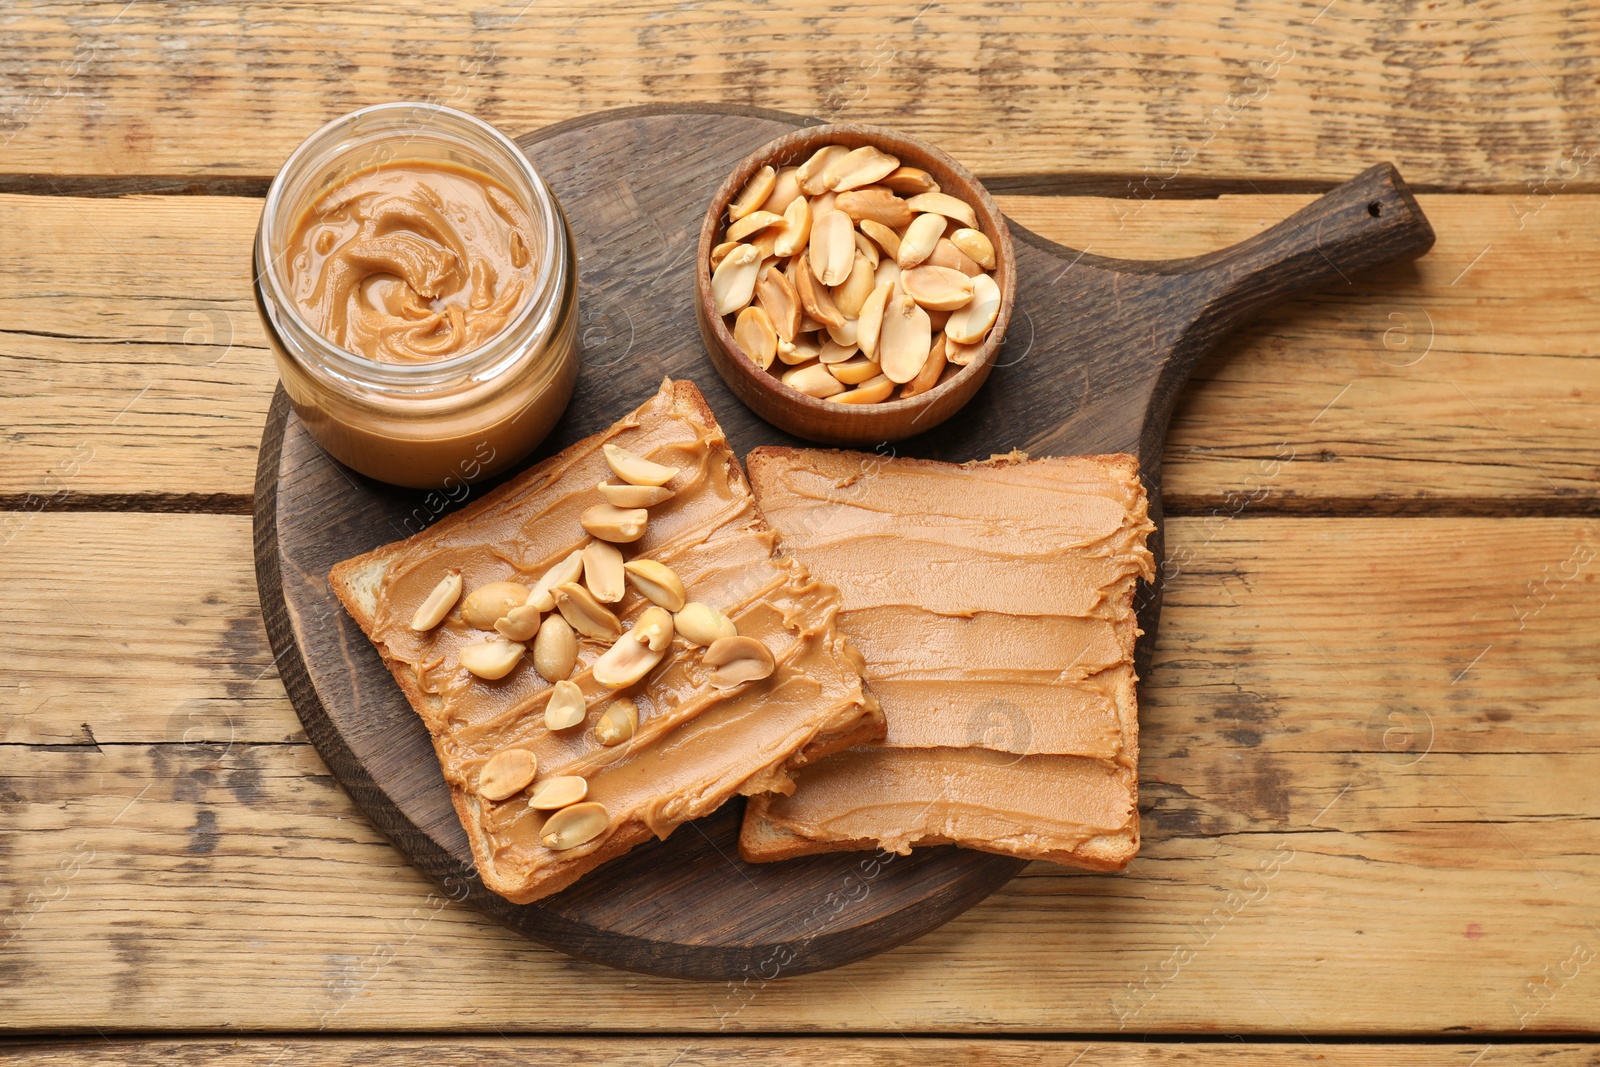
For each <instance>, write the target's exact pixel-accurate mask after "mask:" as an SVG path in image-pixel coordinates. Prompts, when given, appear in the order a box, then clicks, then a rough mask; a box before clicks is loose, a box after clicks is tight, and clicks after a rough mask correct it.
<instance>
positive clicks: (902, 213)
mask: <svg viewBox="0 0 1600 1067" xmlns="http://www.w3.org/2000/svg"><path fill="white" fill-rule="evenodd" d="M722 236H723V240H722V241H721V242H720V243H718V244H717V245H716V246H715V247H714V248H713V249H712V251H711V293H712V298H713V300H714V301H715V302H716V309H717V313H718V314H720V315H722V316H724V318H725V321H726V322H727V323H728V326H729V328H730V329H731V330H732V332H733V338H734V342H735V343H736V344H737V345H738V346H739V349H740V351H742V352H743V353H744V354H745V355H746V356H748V357H749V358H750V359H751V360H752V361H753V362H755V364H756V365H757V366H759V367H760V368H761V369H762V370H764V371H767V372H768V373H771V374H773V375H774V376H776V377H778V378H779V379H780V380H781V381H782V382H783V384H785V385H787V386H789V387H790V388H792V389H795V390H798V391H799V392H802V393H805V394H806V395H808V396H813V397H818V398H823V399H827V400H830V401H832V402H834V403H839V404H876V403H879V402H881V401H884V400H888V399H891V398H892V397H895V396H896V395H898V397H900V398H906V397H913V396H916V395H918V394H919V393H925V392H927V391H928V390H929V389H932V388H933V387H934V386H936V385H938V384H939V382H940V381H941V380H943V379H944V378H946V377H948V376H950V375H952V374H954V373H955V368H958V367H963V366H965V365H967V364H968V363H970V362H971V361H972V359H973V357H974V356H975V355H976V354H977V352H978V349H979V347H980V346H981V345H982V344H983V342H984V340H985V338H987V337H988V334H989V331H990V329H991V328H993V326H994V323H995V319H996V317H997V316H998V314H999V311H1000V287H999V286H998V285H997V284H996V283H995V280H994V277H993V275H992V273H991V272H992V271H993V270H994V269H995V263H996V261H995V248H994V243H993V241H992V240H991V239H990V237H988V236H987V235H985V234H984V233H983V231H982V230H981V229H980V227H979V224H978V217H977V213H976V212H975V211H974V210H973V208H972V206H971V205H970V204H967V203H966V202H964V201H962V200H960V199H958V198H956V197H953V196H950V195H949V194H947V193H945V192H943V191H941V190H940V188H939V185H938V183H937V182H935V181H934V180H933V178H932V176H931V175H929V174H928V173H927V172H926V171H923V170H919V169H917V168H915V167H903V166H901V165H900V161H899V160H898V159H896V158H895V157H894V156H892V155H889V154H888V153H887V152H883V151H880V150H879V149H877V148H873V147H871V146H866V147H862V148H856V149H850V148H847V147H845V146H843V145H827V146H825V147H823V148H820V149H818V150H817V151H816V152H815V153H814V154H813V155H812V156H811V158H810V159H808V160H806V161H805V162H804V163H802V164H800V165H799V166H784V167H779V168H776V169H775V168H773V167H770V166H767V167H762V168H761V169H760V170H758V171H757V172H756V173H755V175H754V176H753V177H751V179H750V180H749V182H747V183H746V184H745V187H744V188H743V189H742V190H741V191H740V192H739V195H737V196H736V197H734V198H733V200H732V202H731V203H729V205H728V221H727V225H726V227H725V228H724V230H723V235H722Z"/></svg>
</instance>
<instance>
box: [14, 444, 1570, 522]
mask: <svg viewBox="0 0 1600 1067" xmlns="http://www.w3.org/2000/svg"><path fill="white" fill-rule="evenodd" d="M817 447H821V446H820V445H819V446H817ZM418 491H419V492H420V490H418ZM1230 496H1231V494H1228V493H1204V494H1190V493H1170V492H1169V493H1166V494H1165V495H1164V497H1163V503H1164V506H1165V508H1166V515H1167V517H1168V518H1172V519H1178V518H1221V517H1226V518H1228V519H1229V520H1230V521H1231V520H1232V519H1251V518H1267V517H1278V518H1288V517H1294V518H1313V519H1396V518H1433V519H1586V518H1593V517H1595V516H1600V496H1582V495H1578V494H1571V495H1563V496H1558V497H1539V496H1527V497H1462V498H1442V499H1421V498H1417V497H1391V496H1373V497H1299V496H1294V495H1291V494H1279V495H1277V496H1268V497H1265V498H1263V499H1262V500H1260V501H1256V502H1254V503H1252V504H1250V506H1249V508H1248V511H1245V510H1242V509H1240V508H1238V506H1237V501H1236V499H1230ZM253 509H254V500H253V498H252V497H251V496H250V495H248V494H245V493H78V492H72V491H70V490H68V491H63V492H59V493H56V494H54V495H50V496H44V495H41V494H38V493H0V513H3V512H54V513H80V514H81V513H94V512H121V513H126V514H136V515H249V514H251V513H252V511H253ZM1235 512H1237V514H1235Z"/></svg>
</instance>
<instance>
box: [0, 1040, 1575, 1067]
mask: <svg viewBox="0 0 1600 1067" xmlns="http://www.w3.org/2000/svg"><path fill="white" fill-rule="evenodd" d="M1487 1053H1492V1055H1490V1054H1486V1050H1485V1047H1484V1045H1483V1044H1482V1043H1481V1042H1480V1043H1477V1044H1459V1045H1441V1046H1431V1047H1430V1046H1417V1045H1397V1044H1376V1045H1356V1046H1351V1045H1329V1044H1318V1043H1316V1042H1314V1041H1310V1040H1306V1041H1300V1040H1299V1039H1298V1038H1296V1039H1294V1042H1293V1043H1291V1042H1284V1043H1281V1044H1272V1045H1264V1046H1263V1045H1257V1046H1249V1045H1243V1044H1240V1043H1238V1042H1232V1041H1216V1042H1213V1043H1211V1044H1178V1043H1174V1042H1162V1043H1155V1042H1151V1043H1148V1044H1146V1043H1134V1042H1131V1041H1105V1040H1101V1041H1095V1042H1086V1041H1004V1040H1002V1041H971V1040H966V1041H963V1040H952V1039H943V1040H940V1039H932V1040H929V1039H919V1038H905V1037H875V1038H851V1039H848V1040H840V1039H837V1038H831V1039H830V1038H822V1039H817V1038H783V1039H770V1038H769V1039H759V1040H754V1039H748V1038H706V1037H687V1038H677V1039H673V1038H632V1039H629V1038H592V1037H591V1038H583V1039H573V1038H530V1037H499V1038H494V1039H489V1040H483V1039H478V1040H466V1041H464V1040H461V1039H459V1038H451V1039H448V1040H445V1039H439V1038H431V1039H430V1038H419V1039H412V1040H406V1039H403V1038H388V1039H382V1038H322V1039H319V1040H311V1039H306V1038H296V1037H284V1038H270V1037H259V1038H248V1039H242V1040H232V1041H227V1040H220V1039H215V1038H196V1039H189V1040H133V1041H126V1040H117V1041H99V1040H97V1041H95V1042H93V1043H90V1042H84V1041H73V1042H29V1043H26V1044H18V1045H11V1046H6V1045H3V1044H0V1055H4V1056H5V1057H6V1059H7V1061H8V1062H11V1063H16V1064H18V1065H20V1067H62V1065H66V1064H79V1063H83V1062H86V1061H87V1060H89V1059H93V1061H94V1062H96V1063H100V1064H104V1065H105V1067H154V1065H160V1067H167V1065H169V1064H171V1065H178V1067H189V1065H200V1064H213V1063H220V1064H227V1065H231V1067H278V1065H279V1064H281V1063H284V1062H292V1063H294V1064H296V1065H297V1067H336V1065H337V1067H367V1065H369V1064H385V1065H410V1064H427V1065H431V1067H511V1065H513V1064H514V1065H517V1067H521V1065H524V1064H528V1063H537V1064H540V1065H541V1067H544V1065H549V1067H558V1065H565V1064H589V1063H594V1062H596V1060H599V1061H601V1062H604V1063H614V1064H619V1065H622V1067H660V1065H661V1064H666V1063H674V1062H676V1063H682V1064H685V1065H686V1067H687V1065H691V1064H692V1065H705V1067H712V1065H720V1064H738V1065H741V1067H743V1065H749V1067H764V1065H766V1064H793V1063H827V1064H834V1065H837V1067H921V1065H923V1064H927V1063H930V1062H931V1063H939V1064H960V1065H970V1067H1011V1065H1013V1064H1016V1065H1019V1067H1024V1065H1025V1067H1035V1065H1038V1067H1073V1065H1075V1064H1078V1065H1082V1067H1164V1065H1168V1064H1183V1065H1193V1067H1207V1065H1210V1064H1224V1063H1225V1064H1244V1065H1247V1067H1254V1065H1257V1064H1297V1063H1319V1064H1325V1065H1327V1067H1474V1065H1475V1064H1479V1063H1482V1064H1483V1065H1484V1067H1521V1065H1534V1064H1537V1065H1539V1067H1592V1065H1593V1064H1595V1063H1600V1055H1597V1054H1596V1051H1595V1049H1594V1048H1593V1047H1590V1046H1584V1045H1578V1044H1567V1045H1563V1044H1555V1043H1549V1044H1528V1045H1512V1046H1509V1047H1500V1048H1493V1047H1491V1048H1490V1049H1489V1050H1487ZM674 1057H677V1059H676V1060H674Z"/></svg>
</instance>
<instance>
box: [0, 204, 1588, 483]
mask: <svg viewBox="0 0 1600 1067" xmlns="http://www.w3.org/2000/svg"><path fill="white" fill-rule="evenodd" d="M1310 199H1311V197H1309V196H1262V197H1255V196H1239V197H1232V196H1230V197H1223V198H1221V199H1220V200H1197V201H1178V200H1171V201H1155V202H1152V203H1149V204H1146V205H1145V206H1144V207H1143V208H1142V210H1140V211H1138V212H1137V214H1134V215H1132V216H1131V217H1126V218H1121V217H1119V216H1122V215H1125V214H1126V212H1127V211H1128V210H1129V208H1128V202H1127V201H1121V200H1111V199H1102V198H1097V197H1015V196H1012V197H1002V198H1000V204H1001V207H1002V208H1003V209H1004V210H1005V211H1006V212H1007V213H1008V214H1009V215H1011V216H1012V217H1014V218H1016V219H1017V220H1018V221H1019V222H1021V223H1022V224H1023V225H1024V226H1028V227H1030V228H1032V229H1034V230H1036V231H1038V232H1039V233H1040V234H1041V235H1043V236H1045V237H1048V238H1052V239H1055V240H1059V241H1061V242H1064V243H1066V244H1068V245H1071V246H1073V247H1076V248H1080V249H1088V250H1090V251H1091V252H1093V253H1096V254H1103V255H1110V256H1118V257H1124V258H1161V257H1165V256H1187V255H1198V254H1202V253H1205V252H1210V251H1214V250H1216V249H1218V248H1221V247H1223V246H1224V245H1227V244H1232V243H1234V242H1237V241H1240V240H1243V239H1245V238H1247V237H1249V236H1251V235H1252V234H1254V233H1257V232H1259V231H1261V230H1263V229H1265V228H1266V227H1267V226H1269V225H1271V224H1273V223H1277V222H1280V221H1281V220H1282V219H1283V218H1284V217H1285V216H1286V215H1288V214H1291V213H1292V212H1293V211H1295V210H1296V209H1298V208H1299V207H1301V206H1303V205H1304V204H1305V203H1307V202H1308V201H1309V200H1310ZM1421 203H1422V207H1423V210H1424V211H1426V212H1427V213H1428V216H1429V218H1431V219H1432V220H1433V221H1434V224H1435V229H1436V231H1437V232H1438V234H1439V241H1438V244H1437V245H1435V247H1434V249H1433V251H1431V252H1430V253H1429V254H1428V255H1427V256H1425V257H1423V258H1422V259H1421V260H1417V261H1414V262H1413V263H1411V264H1406V265H1400V266H1395V267H1392V268H1389V269H1385V270H1378V271H1374V272H1372V273H1370V274H1368V275H1366V276H1364V277H1357V278H1352V279H1351V284H1350V285H1349V286H1348V287H1343V286H1341V287H1340V288H1339V289H1337V290H1327V291H1324V292H1321V293H1318V294H1314V295H1309V296H1304V297H1300V298H1297V299H1291V300H1290V301H1288V302H1287V303H1285V304H1283V305H1281V306H1279V307H1278V308H1275V309H1273V310H1270V311H1268V312H1266V313H1265V315H1264V316H1263V317H1262V318H1260V319H1258V320H1257V321H1256V322H1255V323H1253V324H1250V325H1247V326H1245V327H1244V328H1243V329H1242V330H1240V331H1239V332H1238V333H1236V334H1235V335H1234V336H1233V337H1232V338H1230V339H1228V340H1225V341H1224V342H1223V343H1222V345H1221V347H1220V348H1219V350H1218V351H1217V352H1216V353H1215V354H1214V355H1213V356H1212V357H1210V358H1208V359H1207V360H1205V361H1203V362H1202V363H1201V365H1200V366H1199V368H1198V369H1197V371H1196V373H1195V375H1194V376H1193V377H1192V378H1191V380H1190V384H1189V387H1188V389H1187V390H1186V391H1185V393H1184V396H1183V398H1182V399H1181V400H1180V402H1179V405H1178V408H1177V411H1176V413H1175V415H1174V418H1173V423H1172V427H1171V433H1170V438H1169V443H1168V448H1167V459H1166V463H1165V468H1166V475H1165V476H1166V495H1167V503H1168V506H1169V507H1171V508H1175V509H1176V510H1178V511H1180V512H1183V511H1188V512H1191V513H1193V512H1197V511H1198V512H1201V513H1209V512H1210V511H1212V510H1213V509H1220V510H1222V511H1223V512H1226V511H1227V510H1228V509H1230V508H1231V507H1232V506H1235V505H1236V503H1237V501H1238V500H1239V499H1240V498H1241V497H1243V496H1255V497H1256V498H1257V499H1256V500H1255V501H1254V503H1253V504H1252V506H1253V507H1255V508H1257V509H1263V508H1264V509H1270V510H1302V511H1306V510H1309V511H1316V510H1321V509H1327V508H1338V509H1340V510H1345V511H1353V512H1355V513H1357V514H1370V513H1372V512H1374V511H1379V512H1384V513H1401V512H1414V513H1420V514H1427V513H1432V512H1436V511H1437V510H1438V509H1440V508H1445V509H1449V510H1453V511H1457V512H1461V511H1466V512H1469V513H1471V512H1487V513H1491V514H1515V513H1517V512H1518V511H1519V510H1526V509H1527V508H1528V507H1540V508H1549V507H1557V508H1561V509H1564V510H1568V511H1582V512H1585V513H1592V512H1594V511H1595V510H1600V492H1597V490H1600V475H1597V473H1596V472H1597V471H1600V417H1597V416H1596V410H1597V408H1596V401H1597V400H1600V303H1597V302H1596V301H1595V300H1593V299H1592V298H1590V297H1589V296H1587V295H1585V294H1586V290H1585V279H1586V278H1588V277H1591V276H1594V275H1600V225H1597V224H1596V223H1595V221H1594V220H1595V219H1596V218H1597V217H1600V197H1594V196H1582V195H1577V194H1571V195H1563V196H1559V197H1556V198H1555V199H1553V200H1550V201H1549V202H1548V204H1547V205H1546V206H1544V208H1543V210H1542V211H1539V212H1538V214H1536V215H1535V216H1534V217H1533V218H1531V219H1530V220H1528V221H1527V223H1526V225H1525V226H1524V227H1523V228H1519V227H1518V217H1517V215H1516V214H1515V212H1514V209H1515V208H1516V207H1517V206H1518V203H1519V201H1518V199H1517V198H1515V197H1478V196H1431V197H1430V196H1425V197H1423V198H1422V200H1421ZM260 210H261V209H260V201H257V200H249V199H238V198H227V197H201V198H195V197H131V198H126V199H117V200H89V199H79V198H71V197H67V198H57V197H32V196H0V269H4V270H5V272H6V277H7V285H6V286H5V288H4V290H3V291H0V384H3V386H4V388H3V389H0V423H3V425H5V426H6V428H7V433H6V435H5V437H4V439H3V441H0V450H3V451H0V455H3V456H4V462H0V502H5V503H7V505H8V506H10V507H12V508H16V509H18V510H28V509H32V508H37V507H42V506H51V505H52V504H53V505H54V506H58V507H59V506H74V507H99V508H104V507H112V506H116V505H117V503H118V502H119V501H127V500H129V499H130V498H137V499H138V501H139V504H138V506H140V507H144V508H149V507H165V508H179V507H182V508H190V509H193V508H198V507H208V508H225V509H229V510H235V511H240V512H244V511H248V509H249V494H250V491H251V485H252V481H253V479H254V475H255V462H256V449H257V446H258V444H259V442H260V436H261V424H262V420H263V419H264V418H265V416H266V410H267V405H268V402H269V401H270V398H271V394H272V388H273V386H274V384H275V382H276V374H275V372H274V370H273V367H272V360H271V357H270V355H269V354H268V352H267V350H266V347H265V341H264V339H263V338H262V335H261V328H260V324H259V322H258V320H257V317H256V312H255V308H254V306H253V305H252V303H251V301H250V296H249V281H250V278H249V269H250V268H249V255H250V242H251V240H252V237H253V233H254V227H255V225H256V221H257V219H258V218H259V216H260ZM85 242H86V243H87V244H88V246H89V248H90V249H91V250H95V251H99V252H102V253H103V255H102V256H101V269H99V270H96V271H93V272H84V271H83V270H81V269H79V267H80V260H79V259H78V256H79V254H80V252H81V250H82V247H83V244H84V243H85ZM1553 266H1554V267H1555V268H1556V269H1552V268H1553ZM1535 308H1537V309H1538V310H1537V312H1535V311H1533V310H1532V309H1535ZM585 326H586V329H587V330H589V331H592V333H591V334H590V336H591V337H594V338H599V337H609V338H615V339H616V341H615V343H619V344H626V343H627V340H626V339H627V338H628V337H629V336H631V335H632V334H633V333H634V329H635V324H632V323H630V322H628V321H627V320H626V319H623V318H620V317H613V316H610V315H604V314H600V313H599V311H598V309H596V310H595V311H594V312H591V313H590V315H589V317H588V320H587V322H586V324H585ZM1022 328H1023V327H1022V326H1020V325H1019V327H1018V329H1022ZM1023 366H1026V364H1024V365H1023ZM1013 443H1016V442H1001V444H1000V447H1002V448H1004V447H1009V446H1010V445H1011V444H1013ZM1285 460H1287V461H1285ZM1269 467H1270V468H1272V469H1274V470H1276V472H1277V473H1276V474H1275V475H1274V476H1272V477H1271V478H1270V479H1268V478H1266V477H1265V476H1264V470H1266V469H1267V468H1269ZM1262 489H1265V490H1266V493H1265V495H1264V496H1263V495H1261V490H1262Z"/></svg>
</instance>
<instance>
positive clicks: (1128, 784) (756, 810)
mask: <svg viewBox="0 0 1600 1067" xmlns="http://www.w3.org/2000/svg"><path fill="white" fill-rule="evenodd" d="M748 465H749V470H750V478H751V482H752V484H753V485H754V487H755V491H756V495H757V499H758V500H759V501H760V503H761V506H762V509H763V512H764V513H765V514H766V516H767V518H768V521H769V522H770V523H771V524H772V525H773V527H774V528H776V529H777V530H778V533H779V535H780V537H781V540H782V547H783V550H784V551H785V552H786V553H790V554H793V555H794V556H795V557H797V558H798V559H799V560H800V561H801V562H803V563H805V564H806V566H807V567H808V568H809V569H810V570H811V572H812V573H813V574H815V575H817V576H818V577H819V578H821V579H823V580H825V581H828V582H831V583H833V584H835V585H837V586H838V587H839V588H840V590H841V591H842V595H843V598H844V600H843V611H842V613H841V615H840V623H839V625H840V627H841V629H842V630H843V631H844V632H845V634H846V636H847V637H848V638H849V639H850V640H851V642H852V643H853V644H854V645H855V646H856V647H858V648H859V649H860V650H861V653H862V655H863V657H864V659H865V662H866V669H865V677H866V680H867V684H868V686H869V687H870V688H871V690H872V691H873V693H874V695H875V696H877V698H878V699H879V700H880V701H881V702H882V705H883V710H884V715H885V718H886V719H887V725H888V734H887V738H886V739H885V741H884V742H883V743H882V744H881V745H868V746H861V747H857V748H853V749H851V750H850V751H849V752H846V753H843V754H840V755H837V756H833V757H830V758H828V759H826V760H823V761H821V762H820V763H818V764H817V765H815V766H814V767H810V768H807V769H806V770H805V771H804V772H803V773H801V774H800V776H799V777H798V780H797V787H796V789H795V792H794V793H793V795H791V796H780V797H772V798H764V799H761V800H759V801H757V802H754V803H752V805H751V808H750V811H749V813H748V815H747V820H746V826H745V833H744V837H743V840H742V842H741V844H742V847H743V848H744V851H745V853H746V855H747V856H749V857H750V858H752V859H775V858H782V856H785V855H799V854H803V853H805V852H809V851H828V850H830V849H833V848H848V847H871V846H872V845H874V844H876V845H881V846H882V847H886V848H890V849H894V850H898V851H904V850H906V849H908V848H910V847H911V846H913V845H916V844H934V843H944V842H956V843H959V844H964V845H968V846H971V847H975V848H982V849H986V850H989V851H995V852H1003V853H1007V854H1011V855H1018V856H1025V857H1031V858H1049V859H1055V860H1059V861H1063V862H1070V863H1078V864H1081V865H1084V866H1093V867H1120V866H1122V865H1123V864H1125V863H1126V862H1127V859H1128V858H1131V856H1132V855H1133V851H1134V849H1135V848H1136V847H1137V834H1138V814H1137V788H1138V779H1137V760H1138V721H1137V711H1136V703H1135V681H1136V678H1135V675H1134V669H1133V649H1134V641H1135V639H1136V637H1137V636H1138V633H1139V631H1138V626H1137V621H1136V619H1135V617H1134V611H1133V594H1134V590H1135V587H1136V585H1137V582H1138V580H1139V579H1140V578H1141V577H1144V578H1149V577H1150V576H1151V575H1152V560H1151V556H1150V553H1149V551H1148V550H1147V549H1146V547H1145V540H1146V538H1147V536H1148V535H1149V533H1150V531H1151V530H1152V529H1153V527H1152V525H1151V523H1150V522H1149V519H1148V516H1147V511H1146V502H1145V495H1144V490H1143V487H1142V486H1141V484H1140V482H1139V478H1138V473H1137V467H1136V465H1135V462H1134V460H1133V459H1132V457H1128V456H1100V457H1082V458H1073V459H1043V460H1033V461H1030V460H1027V458H1026V457H1024V456H1021V455H1020V454H1012V455H1009V456H997V457H995V458H994V459H992V460H989V461H986V462H982V463H974V464H965V465H960V466H957V465H953V464H946V463H934V462H928V461H922V460H902V459H893V458H885V457H881V456H873V455H866V454H862V453H854V452H837V451H816V450H811V451H804V452H802V451H798V450H793V449H757V450H756V451H755V452H753V453H752V454H751V455H750V457H749V459H748ZM763 827H764V828H765V829H766V830H768V831H769V833H768V834H767V837H766V838H763V837H762V835H761V833H759V832H758V831H759V830H760V829H762V828H763ZM772 831H775V833H776V836H777V837H778V838H784V837H785V836H786V837H787V839H788V840H787V844H784V845H781V846H780V845H776V844H774V843H773V840H772V838H773V836H774V834H773V832H772ZM763 841H764V842H765V843H764V844H763Z"/></svg>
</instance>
